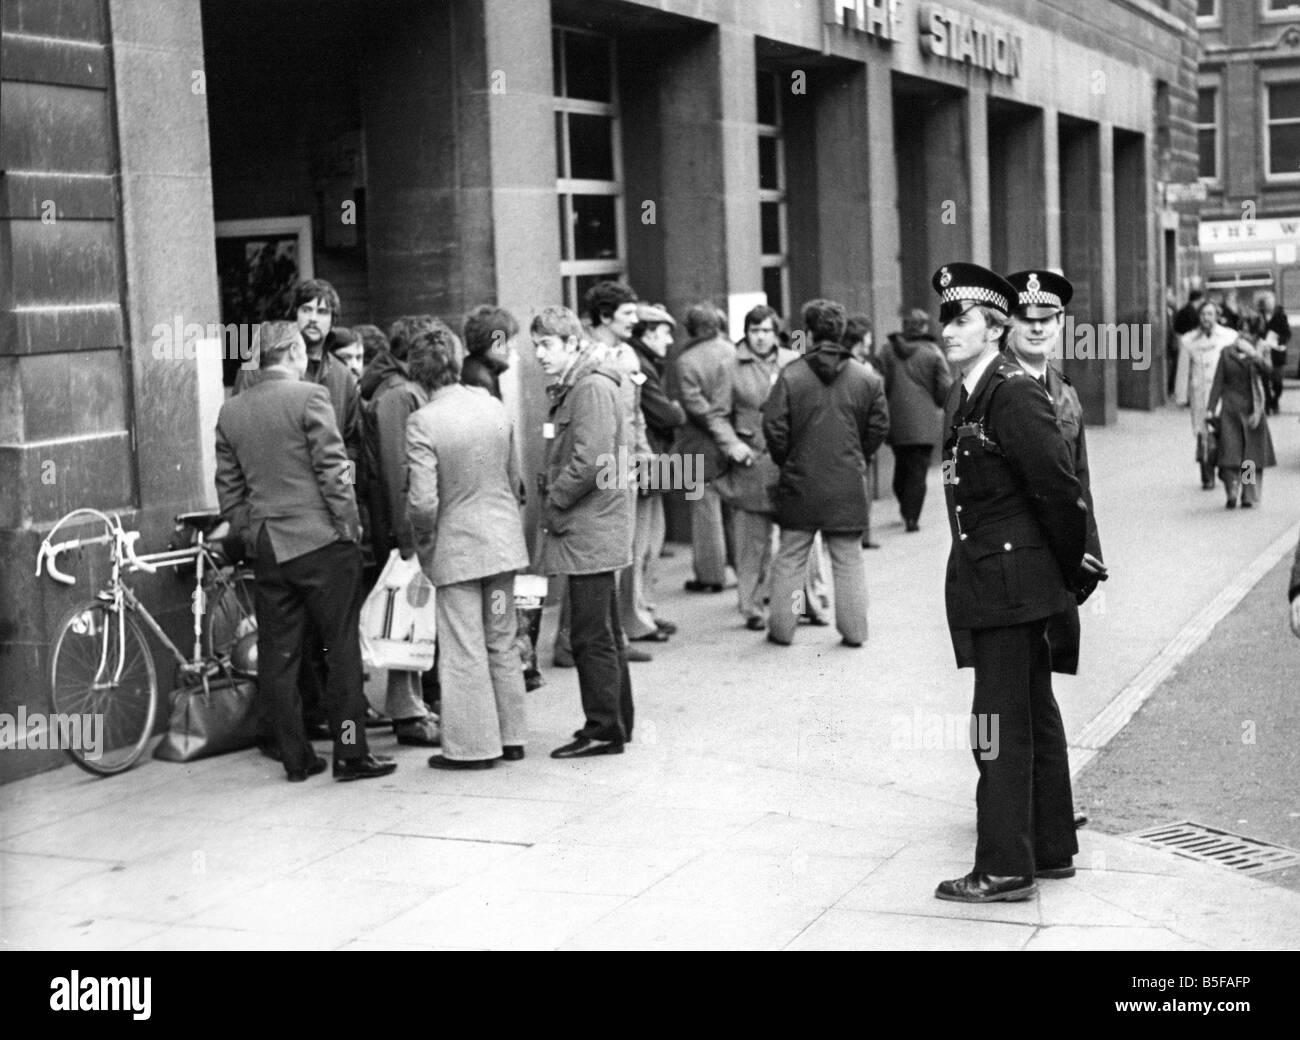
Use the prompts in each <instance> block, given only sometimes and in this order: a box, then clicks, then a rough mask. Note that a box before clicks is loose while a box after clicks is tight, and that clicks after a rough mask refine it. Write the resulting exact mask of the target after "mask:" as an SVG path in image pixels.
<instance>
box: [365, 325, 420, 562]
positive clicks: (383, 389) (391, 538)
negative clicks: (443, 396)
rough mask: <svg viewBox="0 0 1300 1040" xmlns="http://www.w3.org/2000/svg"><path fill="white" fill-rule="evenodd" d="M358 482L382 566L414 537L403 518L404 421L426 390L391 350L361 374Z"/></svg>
mask: <svg viewBox="0 0 1300 1040" xmlns="http://www.w3.org/2000/svg"><path fill="white" fill-rule="evenodd" d="M360 398H361V402H362V407H361V418H362V429H363V431H364V435H363V437H362V465H361V469H362V471H363V479H362V486H363V487H364V488H365V489H366V492H367V499H366V501H367V503H368V505H369V513H370V544H371V546H372V548H373V551H374V554H375V561H376V562H377V563H378V564H379V565H380V566H381V567H382V566H383V564H384V560H385V559H387V557H388V554H389V553H390V552H392V551H393V550H394V549H400V550H401V551H402V552H403V553H404V554H409V553H411V552H413V551H414V549H415V542H414V540H413V536H412V533H411V530H410V527H409V526H408V525H407V523H406V472H407V469H406V420H407V419H408V418H409V417H410V415H411V413H412V412H414V411H415V410H416V409H417V408H420V407H422V406H423V405H425V404H426V403H427V402H428V400H429V395H428V394H427V393H426V392H425V391H424V389H423V387H421V386H420V385H419V384H418V383H416V382H414V381H413V380H412V379H411V378H410V377H409V376H408V374H407V367H406V362H404V361H398V360H397V358H395V357H394V356H393V355H392V354H391V353H390V352H389V351H386V350H383V351H380V352H379V353H378V354H376V355H375V357H374V359H373V360H372V361H371V362H370V364H369V365H367V366H366V371H365V372H364V373H363V374H362V377H361V387H360Z"/></svg>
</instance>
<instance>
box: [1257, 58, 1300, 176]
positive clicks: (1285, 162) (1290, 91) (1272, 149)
mask: <svg viewBox="0 0 1300 1040" xmlns="http://www.w3.org/2000/svg"><path fill="white" fill-rule="evenodd" d="M1264 97H1265V112H1264V118H1265V120H1266V125H1267V128H1268V132H1267V134H1266V135H1265V139H1264V140H1265V148H1266V152H1267V157H1268V165H1267V167H1266V168H1267V170H1268V175H1269V176H1270V177H1284V176H1287V175H1290V176H1300V81H1294V82H1282V83H1269V84H1267V85H1266V87H1265V95H1264Z"/></svg>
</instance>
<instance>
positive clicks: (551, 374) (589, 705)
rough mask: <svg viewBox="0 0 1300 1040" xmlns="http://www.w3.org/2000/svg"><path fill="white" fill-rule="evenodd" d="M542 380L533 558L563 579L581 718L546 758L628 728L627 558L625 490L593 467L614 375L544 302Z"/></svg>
mask: <svg viewBox="0 0 1300 1040" xmlns="http://www.w3.org/2000/svg"><path fill="white" fill-rule="evenodd" d="M529 331H530V334H531V336H532V340H533V347H534V349H535V350H536V352H537V360H538V363H539V364H540V365H541V368H542V371H543V372H544V373H545V374H546V377H547V380H548V382H549V383H550V384H551V385H550V389H549V394H550V398H551V409H550V413H549V417H548V420H547V422H546V425H545V427H544V428H543V436H544V437H545V439H546V464H545V465H546V468H545V472H544V473H543V474H542V475H541V479H540V485H541V493H542V543H541V553H540V558H539V560H538V567H539V569H540V570H542V571H543V573H546V574H554V575H565V576H567V577H568V582H569V600H570V605H571V614H572V621H571V626H572V627H571V638H572V642H573V657H574V663H575V665H576V666H577V669H578V688H579V691H580V692H581V695H582V707H583V711H584V713H585V714H586V723H585V724H584V725H583V726H582V728H581V729H579V730H578V731H577V732H575V733H574V735H573V736H574V739H573V741H572V742H570V743H568V744H565V745H564V746H563V747H559V748H556V749H555V750H554V751H552V752H551V757H552V758H585V757H589V756H592V755H616V754H622V753H623V745H624V743H626V742H627V741H628V740H630V739H631V737H632V723H633V705H632V680H631V677H630V676H629V675H628V670H627V657H626V655H625V653H624V647H623V630H622V625H621V623H620V621H619V611H618V594H617V590H616V587H615V574H616V573H617V572H618V571H620V570H622V569H623V568H624V567H627V566H628V565H629V564H630V563H631V562H632V530H631V528H632V516H631V512H630V511H629V510H628V508H627V494H626V492H625V491H624V490H623V489H622V488H619V487H617V486H614V487H601V486H600V481H599V479H598V478H599V474H600V472H601V467H602V466H606V465H608V464H609V462H608V460H609V459H617V458H618V457H619V450H620V449H623V450H626V449H627V447H628V444H627V441H626V436H627V434H626V425H625V421H624V418H623V413H622V408H623V405H622V390H621V389H620V384H621V382H622V378H623V377H622V376H621V374H620V373H619V371H618V369H617V368H616V367H614V365H613V364H612V363H611V362H610V361H609V359H608V357H607V354H606V352H605V351H604V350H602V349H600V348H599V347H598V346H597V345H596V344H594V343H591V342H590V341H588V340H586V339H584V337H583V330H582V325H581V323H580V322H579V321H578V317H577V315H575V314H574V313H573V312H572V311H571V310H569V309H568V308H566V307H547V308H545V309H543V310H542V311H541V312H540V313H539V314H538V315H537V316H536V317H535V318H533V321H532V325H531V326H530V329H529Z"/></svg>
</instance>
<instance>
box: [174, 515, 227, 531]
mask: <svg viewBox="0 0 1300 1040" xmlns="http://www.w3.org/2000/svg"><path fill="white" fill-rule="evenodd" d="M176 522H177V523H178V524H184V525H185V526H186V527H192V528H194V530H196V531H201V532H202V533H203V534H204V535H205V536H206V535H210V534H211V533H212V532H213V531H215V530H216V529H217V528H218V527H220V526H221V524H222V522H223V521H222V517H221V514H220V513H219V512H217V511H216V510H213V511H210V512H209V511H206V510H204V511H200V512H197V513H179V514H177V516H176Z"/></svg>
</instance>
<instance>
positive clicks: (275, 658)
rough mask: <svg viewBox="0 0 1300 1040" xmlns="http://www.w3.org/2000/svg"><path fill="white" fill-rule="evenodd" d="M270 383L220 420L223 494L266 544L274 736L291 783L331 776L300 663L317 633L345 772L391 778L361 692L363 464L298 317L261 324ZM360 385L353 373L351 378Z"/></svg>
mask: <svg viewBox="0 0 1300 1040" xmlns="http://www.w3.org/2000/svg"><path fill="white" fill-rule="evenodd" d="M258 339H259V343H260V358H259V363H260V366H261V368H260V372H261V376H262V378H261V379H259V380H258V381H257V383H256V384H255V385H254V386H252V387H250V388H249V389H248V390H247V392H246V393H243V394H240V395H239V396H238V397H232V398H231V399H230V400H228V401H227V402H226V403H225V404H224V405H222V408H221V412H220V414H219V415H218V418H217V435H216V454H217V477H216V480H217V497H218V499H219V501H220V504H221V512H222V515H223V516H224V517H225V518H226V519H227V520H229V521H230V524H231V527H232V528H234V529H235V530H239V531H241V532H243V533H244V537H245V541H246V542H247V543H248V544H252V545H255V546H256V547H257V553H256V561H255V566H254V577H255V579H256V610H257V620H258V676H257V685H258V700H259V708H260V710H261V712H262V716H263V721H262V723H261V725H260V729H261V736H262V740H263V741H267V740H270V741H273V746H272V747H270V748H268V750H272V751H273V757H279V758H280V760H281V761H282V762H283V763H284V768H285V771H286V773H287V774H288V778H289V779H290V780H292V781H302V780H306V779H307V778H308V777H309V776H314V775H316V774H317V773H320V772H323V771H324V769H325V766H326V763H325V760H324V759H323V758H320V757H319V756H318V755H317V754H316V752H315V751H314V750H313V749H312V746H311V743H310V742H309V740H308V739H307V733H306V730H305V729H304V726H303V718H302V701H301V698H300V695H299V691H298V678H299V667H300V663H301V660H302V656H303V650H304V643H305V640H306V639H307V636H308V629H309V626H311V627H314V629H315V631H316V632H317V633H318V642H317V645H320V642H319V641H320V640H323V645H324V647H325V651H324V653H325V660H326V672H327V680H326V684H325V689H324V695H323V706H324V710H325V713H326V715H327V717H328V719H329V727H330V734H331V737H332V739H333V743H334V777H335V779H337V780H362V779H368V778H371V777H378V776H387V775H388V774H389V773H391V772H392V771H393V770H394V769H396V768H397V765H396V763H395V762H393V761H391V760H389V759H382V758H378V757H376V756H374V755H372V754H370V750H369V747H368V745H367V742H366V730H365V715H366V700H365V695H364V694H363V693H362V688H361V682H362V680H361V640H360V628H359V624H360V616H361V597H362V587H361V550H360V547H359V546H358V542H359V541H360V539H361V530H360V519H359V515H358V513H357V503H356V496H355V494H354V492H353V484H352V480H351V467H350V464H349V460H348V456H347V453H346V451H345V449H344V447H343V438H342V436H341V434H340V433H339V428H338V424H337V422H336V421H335V418H334V413H333V410H332V409H331V407H330V399H329V394H328V392H327V391H326V390H325V388H324V387H322V386H320V385H318V384H315V383H312V382H310V381H304V379H303V376H304V375H305V373H306V371H307V346H306V344H305V343H304V342H303V339H302V336H301V335H300V334H299V331H298V329H297V328H296V327H295V326H294V325H292V324H290V323H289V322H263V323H262V325H261V327H260V329H259V336H258ZM349 378H351V377H349Z"/></svg>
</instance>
